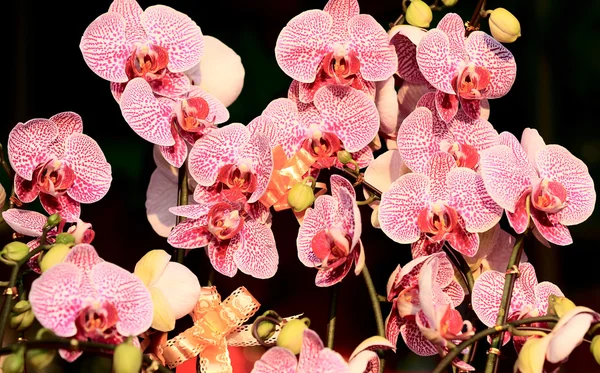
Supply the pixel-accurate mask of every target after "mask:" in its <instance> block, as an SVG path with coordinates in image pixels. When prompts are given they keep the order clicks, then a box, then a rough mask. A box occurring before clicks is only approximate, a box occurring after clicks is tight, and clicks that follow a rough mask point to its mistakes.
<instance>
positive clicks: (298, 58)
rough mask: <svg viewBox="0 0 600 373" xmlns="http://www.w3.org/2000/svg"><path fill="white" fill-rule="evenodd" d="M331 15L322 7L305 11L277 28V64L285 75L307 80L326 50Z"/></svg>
mask: <svg viewBox="0 0 600 373" xmlns="http://www.w3.org/2000/svg"><path fill="white" fill-rule="evenodd" d="M332 27H333V18H332V17H331V15H329V14H328V13H327V12H324V11H322V10H316V9H315V10H307V11H305V12H303V13H300V14H299V15H297V16H296V17H294V18H292V19H291V20H290V21H289V22H288V24H287V25H286V26H285V27H284V28H283V30H281V33H280V34H279V36H278V37H277V43H276V45H275V58H276V59H277V64H278V65H279V67H280V68H281V69H282V70H283V72H284V73H286V74H287V75H288V76H290V77H292V78H293V79H295V80H298V81H300V82H303V83H311V82H313V81H314V80H315V78H316V76H317V67H318V66H319V64H320V63H321V61H322V60H323V56H324V55H325V54H326V53H327V52H329V49H330V46H329V44H330V39H331V29H332Z"/></svg>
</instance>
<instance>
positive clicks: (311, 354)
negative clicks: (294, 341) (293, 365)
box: [297, 329, 324, 373]
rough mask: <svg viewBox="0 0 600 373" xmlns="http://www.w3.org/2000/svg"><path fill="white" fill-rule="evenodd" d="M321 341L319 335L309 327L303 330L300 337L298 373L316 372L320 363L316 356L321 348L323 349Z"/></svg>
mask: <svg viewBox="0 0 600 373" xmlns="http://www.w3.org/2000/svg"><path fill="white" fill-rule="evenodd" d="M323 348H324V346H323V341H321V338H320V337H319V335H318V334H317V333H316V332H315V331H314V330H311V329H305V330H304V336H303V338H302V348H301V350H300V357H299V358H298V370H297V372H298V373H310V372H316V371H317V370H318V369H319V368H318V364H319V363H320V361H319V359H318V357H319V353H320V352H321V350H323Z"/></svg>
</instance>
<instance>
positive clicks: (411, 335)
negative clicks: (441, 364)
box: [400, 320, 438, 356]
mask: <svg viewBox="0 0 600 373" xmlns="http://www.w3.org/2000/svg"><path fill="white" fill-rule="evenodd" d="M400 334H401V335H402V339H403V340H404V343H406V347H408V348H410V350H411V351H412V352H414V353H415V354H417V355H419V356H433V355H437V354H438V350H437V347H435V346H434V345H433V343H431V342H429V341H428V340H427V338H425V336H424V335H423V333H421V329H419V327H418V326H417V323H416V322H415V321H414V320H410V321H408V322H407V323H406V324H404V325H402V327H401V328H400Z"/></svg>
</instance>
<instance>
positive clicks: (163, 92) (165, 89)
mask: <svg viewBox="0 0 600 373" xmlns="http://www.w3.org/2000/svg"><path fill="white" fill-rule="evenodd" d="M150 85H151V86H152V90H153V91H154V93H156V94H157V95H159V96H165V97H169V98H173V99H175V98H177V97H180V96H182V95H185V94H186V93H187V92H188V91H189V90H190V87H191V83H190V78H188V77H187V75H185V74H184V73H174V72H171V71H168V72H167V73H166V74H165V76H163V77H162V78H161V79H160V80H153V81H152V82H150Z"/></svg>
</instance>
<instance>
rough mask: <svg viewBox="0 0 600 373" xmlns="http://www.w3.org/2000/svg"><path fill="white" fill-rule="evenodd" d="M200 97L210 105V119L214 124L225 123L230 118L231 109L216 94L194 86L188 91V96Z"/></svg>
mask: <svg viewBox="0 0 600 373" xmlns="http://www.w3.org/2000/svg"><path fill="white" fill-rule="evenodd" d="M192 97H200V98H202V99H204V101H206V103H207V104H208V107H209V116H210V118H211V119H210V121H211V122H213V123H214V124H221V123H225V122H227V121H228V120H229V110H227V108H226V107H225V105H224V104H223V103H222V102H221V101H220V100H219V99H218V98H217V97H215V96H214V95H212V94H210V93H208V92H206V91H204V90H203V89H202V88H200V87H196V86H193V87H192V88H191V89H190V91H189V92H188V98H192Z"/></svg>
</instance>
